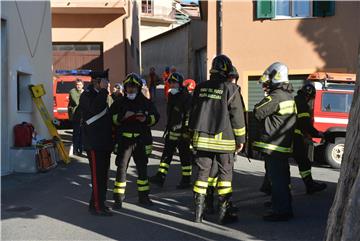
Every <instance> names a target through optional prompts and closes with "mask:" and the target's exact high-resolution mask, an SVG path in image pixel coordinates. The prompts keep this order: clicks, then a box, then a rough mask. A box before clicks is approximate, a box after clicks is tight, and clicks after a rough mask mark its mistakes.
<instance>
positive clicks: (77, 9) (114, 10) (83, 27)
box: [51, 0, 141, 83]
mask: <svg viewBox="0 0 360 241" xmlns="http://www.w3.org/2000/svg"><path fill="white" fill-rule="evenodd" d="M140 7H141V5H140V1H136V0H120V1H114V0H113V1H80V0H73V1H60V0H52V1H51V10H52V41H53V67H54V70H57V69H92V70H97V71H102V70H106V69H109V79H110V82H111V83H117V82H122V80H123V79H124V77H125V76H126V74H127V73H130V72H139V70H140V52H141V49H140V39H139V22H140V19H139V12H140Z"/></svg>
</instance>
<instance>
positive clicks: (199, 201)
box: [194, 193, 205, 223]
mask: <svg viewBox="0 0 360 241" xmlns="http://www.w3.org/2000/svg"><path fill="white" fill-rule="evenodd" d="M204 210H205V195H204V194H200V193H195V220H194V221H195V223H201V222H202V220H203V216H204Z"/></svg>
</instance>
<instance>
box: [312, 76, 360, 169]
mask: <svg viewBox="0 0 360 241" xmlns="http://www.w3.org/2000/svg"><path fill="white" fill-rule="evenodd" d="M308 80H309V81H310V82H311V83H313V85H314V86H315V88H316V96H315V99H314V103H313V104H314V110H313V123H314V126H315V128H316V129H318V130H319V131H322V132H324V133H325V138H324V140H320V139H318V138H314V139H313V141H314V145H313V147H316V148H315V151H316V153H317V156H319V157H320V158H321V159H324V160H325V161H326V162H327V163H328V164H329V165H331V166H332V167H334V168H339V167H340V165H341V160H342V156H343V153H344V144H345V135H346V127H347V124H348V121H349V111H350V108H351V102H352V98H353V93H354V88H355V80H356V75H355V74H345V73H327V72H316V73H313V74H311V75H309V77H308ZM310 150H312V151H310V153H311V154H310V157H313V156H314V155H313V154H314V148H310Z"/></svg>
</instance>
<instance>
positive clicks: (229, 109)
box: [189, 55, 245, 224]
mask: <svg viewBox="0 0 360 241" xmlns="http://www.w3.org/2000/svg"><path fill="white" fill-rule="evenodd" d="M232 69H233V67H232V63H231V60H230V59H229V58H228V57H227V56H225V55H219V56H216V57H215V58H214V59H213V62H212V68H211V70H210V73H211V75H210V80H209V81H205V82H202V83H200V84H199V85H198V86H197V87H196V88H195V91H194V95H193V105H192V110H191V114H190V121H189V128H190V129H191V130H192V131H193V132H194V134H193V139H192V144H193V147H194V150H195V151H196V157H195V165H196V167H197V169H198V175H197V178H196V181H195V184H194V189H193V190H194V193H195V222H202V218H203V214H204V208H205V197H206V190H207V187H208V186H209V173H210V170H211V166H212V163H213V162H214V161H216V162H218V168H219V172H218V182H217V188H218V194H219V218H218V221H219V223H221V224H224V223H227V222H233V221H236V220H237V216H236V213H235V212H233V209H232V207H231V205H230V203H231V202H230V199H231V196H232V183H231V182H232V172H233V165H234V154H235V153H236V152H238V151H240V150H241V149H242V147H243V143H244V142H245V121H244V113H243V112H244V111H243V108H242V105H241V97H240V93H239V91H238V89H239V88H238V86H237V85H235V84H233V83H231V82H230V81H228V78H229V73H230V72H231V71H232Z"/></svg>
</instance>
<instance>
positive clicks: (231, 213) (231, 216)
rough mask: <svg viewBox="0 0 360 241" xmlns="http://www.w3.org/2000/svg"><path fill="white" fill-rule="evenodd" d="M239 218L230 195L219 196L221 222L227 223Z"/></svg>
mask: <svg viewBox="0 0 360 241" xmlns="http://www.w3.org/2000/svg"><path fill="white" fill-rule="evenodd" d="M237 220H238V217H237V214H236V211H235V210H234V208H233V207H232V204H231V202H230V201H229V198H228V197H225V196H219V219H218V221H219V223H220V224H227V223H233V222H236V221H237Z"/></svg>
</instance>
